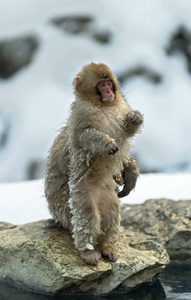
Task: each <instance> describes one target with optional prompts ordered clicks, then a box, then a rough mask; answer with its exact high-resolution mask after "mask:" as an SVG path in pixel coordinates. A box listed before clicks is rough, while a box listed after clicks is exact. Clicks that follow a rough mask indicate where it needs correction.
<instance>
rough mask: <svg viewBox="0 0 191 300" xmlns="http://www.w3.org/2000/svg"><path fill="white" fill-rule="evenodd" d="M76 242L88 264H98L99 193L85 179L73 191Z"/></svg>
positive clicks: (99, 256) (72, 204)
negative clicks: (95, 247)
mask: <svg viewBox="0 0 191 300" xmlns="http://www.w3.org/2000/svg"><path fill="white" fill-rule="evenodd" d="M70 208H71V213H72V215H73V216H72V220H71V223H72V227H73V228H72V231H73V238H74V244H75V246H76V248H77V249H78V250H79V251H80V254H81V257H82V258H83V259H84V260H85V261H86V263H88V264H92V265H97V262H98V261H99V259H100V258H101V254H100V253H98V252H97V251H95V249H94V246H95V244H96V242H97V236H98V235H99V234H100V214H99V211H98V208H97V193H96V190H95V189H94V190H93V189H92V188H91V186H90V185H89V184H88V182H87V180H83V181H82V182H81V183H80V184H78V185H77V186H76V187H75V188H74V191H73V193H72V199H71V200H70Z"/></svg>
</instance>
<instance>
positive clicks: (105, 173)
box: [45, 63, 143, 265]
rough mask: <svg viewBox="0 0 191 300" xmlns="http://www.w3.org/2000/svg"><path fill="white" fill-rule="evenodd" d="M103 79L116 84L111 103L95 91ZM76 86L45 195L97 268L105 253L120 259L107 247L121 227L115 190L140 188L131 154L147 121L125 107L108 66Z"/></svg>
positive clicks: (87, 73) (87, 70) (93, 68)
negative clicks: (134, 139)
mask: <svg viewBox="0 0 191 300" xmlns="http://www.w3.org/2000/svg"><path fill="white" fill-rule="evenodd" d="M103 78H105V79H111V80H112V82H113V84H114V91H115V98H114V101H113V102H111V103H103V102H102V98H101V95H99V94H98V93H97V90H96V85H97V83H98V82H99V80H100V79H103ZM76 82H77V83H76ZM77 84H78V89H76V86H77ZM74 86H75V96H76V101H75V102H74V103H73V104H72V106H71V112H70V116H69V119H68V122H67V126H66V127H64V128H63V129H62V131H61V132H60V134H59V135H58V137H57V138H56V140H55V142H54V144H53V146H52V148H51V150H50V154H49V157H48V160H47V168H46V177H45V194H46V198H47V201H48V204H49V210H50V212H51V214H52V216H53V218H54V219H55V220H56V222H60V223H61V224H62V225H63V227H64V228H69V229H70V230H71V231H72V234H73V238H74V243H75V246H76V247H77V248H78V250H79V251H80V253H81V256H82V258H84V259H85V261H86V262H87V263H90V264H92V265H96V264H97V262H98V261H99V259H100V258H101V255H100V253H101V254H102V255H104V256H107V257H108V258H109V259H110V260H112V261H115V260H116V255H115V253H113V252H112V251H111V250H110V249H108V247H107V244H108V243H111V242H113V241H114V240H116V238H117V234H118V228H119V220H120V209H119V200H118V196H117V193H116V187H117V186H118V184H123V183H124V190H123V192H122V196H124V195H125V194H127V193H129V192H130V190H131V189H132V188H133V187H134V186H135V183H136V178H137V176H138V167H137V165H136V163H135V162H133V160H132V158H128V152H129V150H130V138H131V137H132V136H133V135H134V134H135V133H136V132H138V131H139V129H140V126H141V124H142V122H143V117H142V115H141V114H140V113H139V112H138V111H133V110H132V109H131V108H130V106H129V105H128V104H127V103H126V101H125V98H124V96H123V95H122V93H121V92H120V89H119V83H118V81H117V79H116V77H115V76H114V75H113V73H112V72H111V71H110V69H109V68H108V67H107V66H105V65H103V64H98V65H97V64H94V63H92V64H90V65H87V66H85V67H84V68H83V69H82V71H81V72H80V73H79V74H78V75H77V77H76V79H75V80H74ZM111 153H112V154H113V155H110V154H111ZM128 166H129V167H128ZM122 172H123V173H122ZM115 174H122V177H121V181H120V183H119V182H117V180H116V181H115V180H114V179H113V177H114V175H115ZM125 174H126V175H125ZM126 181H128V182H126ZM116 182H117V183H116ZM119 195H120V194H119Z"/></svg>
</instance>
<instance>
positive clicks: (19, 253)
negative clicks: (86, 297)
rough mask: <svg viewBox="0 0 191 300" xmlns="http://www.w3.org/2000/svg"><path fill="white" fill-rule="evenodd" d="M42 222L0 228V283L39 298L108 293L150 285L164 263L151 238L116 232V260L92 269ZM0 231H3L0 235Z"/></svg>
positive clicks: (62, 233) (63, 235) (61, 233)
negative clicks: (53, 295) (18, 287)
mask: <svg viewBox="0 0 191 300" xmlns="http://www.w3.org/2000/svg"><path fill="white" fill-rule="evenodd" d="M50 224H51V222H50V220H44V221H39V222H34V223H29V224H25V225H22V226H21V225H20V226H16V227H15V225H12V224H8V223H3V224H2V226H0V228H1V230H2V231H0V265H1V268H0V279H1V280H4V281H8V282H12V283H13V284H15V285H18V286H21V287H23V288H26V289H30V290H33V291H36V292H40V293H48V294H56V293H59V292H62V293H63V292H67V293H68V292H72V293H79V292H82V293H83V292H84V293H94V294H97V293H100V294H104V293H109V292H111V291H112V290H114V289H115V288H116V287H118V286H122V288H124V289H125V290H127V291H128V290H130V289H132V288H134V287H137V286H139V285H140V284H143V283H151V282H153V281H154V280H155V279H156V277H157V275H158V274H159V273H160V272H161V271H163V269H164V268H165V266H166V265H167V264H168V263H169V258H168V254H167V252H166V250H165V249H164V247H162V246H161V244H160V243H158V242H157V241H156V239H155V238H153V237H150V236H145V235H143V234H140V233H134V232H130V231H127V230H124V229H123V228H121V229H120V236H119V240H118V242H117V243H116V244H114V245H113V247H114V249H117V255H118V259H117V262H116V263H111V262H109V261H108V260H107V259H101V260H100V262H99V263H98V265H97V266H96V267H93V266H89V265H87V264H85V262H84V261H83V260H82V259H81V257H80V255H79V252H78V250H77V249H75V247H74V245H73V240H72V237H71V235H70V233H69V232H68V231H66V230H64V229H62V228H58V227H55V226H51V225H50ZM3 229H4V230H3Z"/></svg>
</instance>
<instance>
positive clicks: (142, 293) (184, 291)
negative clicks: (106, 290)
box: [0, 262, 191, 300]
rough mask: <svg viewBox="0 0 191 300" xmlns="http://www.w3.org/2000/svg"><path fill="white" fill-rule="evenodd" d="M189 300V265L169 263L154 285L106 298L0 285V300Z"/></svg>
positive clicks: (190, 296) (113, 294) (190, 275)
mask: <svg viewBox="0 0 191 300" xmlns="http://www.w3.org/2000/svg"><path fill="white" fill-rule="evenodd" d="M164 299H166V300H191V264H188V263H179V262H171V263H170V265H169V266H168V267H167V268H166V270H165V271H164V272H163V273H162V274H161V275H160V277H159V280H157V281H156V282H155V283H154V284H152V285H149V286H145V287H140V288H139V289H136V290H133V291H131V292H129V293H124V292H122V291H117V292H113V293H112V294H110V295H106V296H91V295H74V296H71V295H59V296H58V295H57V296H47V295H41V294H36V293H31V292H28V291H25V290H22V289H18V288H15V287H13V286H11V285H9V284H7V283H0V300H164Z"/></svg>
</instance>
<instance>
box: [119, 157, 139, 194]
mask: <svg viewBox="0 0 191 300" xmlns="http://www.w3.org/2000/svg"><path fill="white" fill-rule="evenodd" d="M138 176H139V168H138V165H137V163H136V161H135V160H134V159H133V158H132V157H131V156H129V157H127V159H126V161H124V163H123V171H122V181H123V189H122V191H120V192H119V193H118V197H119V198H122V197H125V196H127V195H128V194H129V193H130V192H131V190H132V189H134V187H135V185H136V182H137V178H138ZM114 179H115V181H116V182H117V184H119V185H122V184H121V182H120V181H117V180H116V177H115V178H114Z"/></svg>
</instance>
